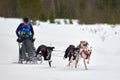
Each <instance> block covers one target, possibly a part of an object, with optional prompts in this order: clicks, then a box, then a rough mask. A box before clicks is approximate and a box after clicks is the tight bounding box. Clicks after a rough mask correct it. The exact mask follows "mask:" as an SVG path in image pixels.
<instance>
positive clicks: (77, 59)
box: [75, 54, 80, 68]
mask: <svg viewBox="0 0 120 80" xmlns="http://www.w3.org/2000/svg"><path fill="white" fill-rule="evenodd" d="M79 60H80V56H79V55H78V54H77V56H76V60H75V68H77V64H78V61H79Z"/></svg>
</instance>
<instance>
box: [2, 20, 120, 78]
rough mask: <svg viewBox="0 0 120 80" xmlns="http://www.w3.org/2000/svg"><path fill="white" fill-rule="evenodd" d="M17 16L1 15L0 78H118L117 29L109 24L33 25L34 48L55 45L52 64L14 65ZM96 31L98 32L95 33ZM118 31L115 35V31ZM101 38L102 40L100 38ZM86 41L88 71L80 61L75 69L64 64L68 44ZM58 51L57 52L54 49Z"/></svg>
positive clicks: (66, 60)
mask: <svg viewBox="0 0 120 80" xmlns="http://www.w3.org/2000/svg"><path fill="white" fill-rule="evenodd" d="M20 22H21V20H19V19H7V18H0V25H1V27H0V44H1V47H0V80H119V79H120V76H119V74H120V69H119V67H120V63H119V61H120V48H119V45H118V43H119V41H120V28H119V25H117V27H115V28H111V27H110V25H105V24H102V25H97V24H96V25H78V24H73V25H65V24H61V25H57V24H49V23H42V22H41V23H40V26H34V30H35V38H36V41H35V47H36V48H37V47H38V46H39V45H40V44H46V45H50V46H55V50H56V51H53V54H52V55H53V56H52V60H53V62H52V65H53V67H51V68H50V67H49V66H48V63H47V62H43V63H42V64H17V63H16V62H17V61H18V45H17V42H16V38H17V37H16V35H15V30H16V28H17V26H18V24H19V23H20ZM96 31H97V32H96ZM116 33H117V34H116ZM103 37H104V39H105V40H104V41H103ZM80 40H87V41H88V42H89V44H90V45H92V48H93V53H92V55H91V60H90V64H89V65H88V70H85V69H84V66H83V62H82V60H81V61H80V63H79V67H78V68H77V69H75V68H71V67H67V63H68V59H65V60H63V55H64V51H65V49H66V48H67V46H68V45H69V44H74V45H77V44H79V41H80ZM57 50H58V51H57Z"/></svg>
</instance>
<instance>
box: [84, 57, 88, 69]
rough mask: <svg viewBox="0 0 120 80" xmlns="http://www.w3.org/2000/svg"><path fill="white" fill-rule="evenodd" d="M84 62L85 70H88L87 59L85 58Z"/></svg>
mask: <svg viewBox="0 0 120 80" xmlns="http://www.w3.org/2000/svg"><path fill="white" fill-rule="evenodd" d="M83 63H84V66H85V70H87V69H88V68H87V65H86V62H85V59H83Z"/></svg>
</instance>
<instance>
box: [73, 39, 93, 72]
mask: <svg viewBox="0 0 120 80" xmlns="http://www.w3.org/2000/svg"><path fill="white" fill-rule="evenodd" d="M81 45H82V46H81V48H80V51H79V54H78V55H76V60H75V68H77V65H78V62H79V60H80V59H83V63H84V66H85V69H86V70H87V69H88V68H87V65H86V61H87V63H88V64H89V61H90V56H91V53H92V47H91V46H89V45H88V43H87V41H81Z"/></svg>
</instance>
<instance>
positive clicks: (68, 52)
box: [64, 45, 75, 61]
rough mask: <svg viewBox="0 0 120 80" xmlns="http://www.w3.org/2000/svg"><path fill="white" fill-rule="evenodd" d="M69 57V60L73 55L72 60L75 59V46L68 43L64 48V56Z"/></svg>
mask: <svg viewBox="0 0 120 80" xmlns="http://www.w3.org/2000/svg"><path fill="white" fill-rule="evenodd" d="M67 57H68V58H69V61H70V60H71V57H73V60H74V59H75V46H74V45H69V46H68V47H67V49H66V50H65V54H64V58H67Z"/></svg>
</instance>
